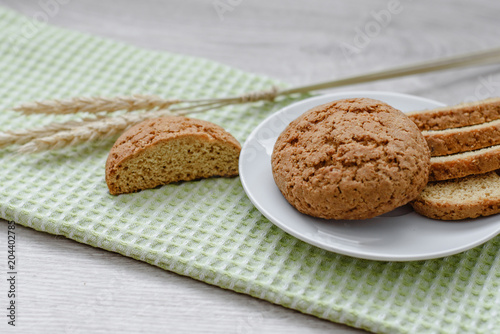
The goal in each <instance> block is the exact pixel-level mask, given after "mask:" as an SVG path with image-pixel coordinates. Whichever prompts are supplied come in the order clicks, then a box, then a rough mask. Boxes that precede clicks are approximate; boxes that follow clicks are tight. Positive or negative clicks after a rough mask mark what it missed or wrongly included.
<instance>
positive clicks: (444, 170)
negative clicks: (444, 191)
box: [429, 145, 500, 181]
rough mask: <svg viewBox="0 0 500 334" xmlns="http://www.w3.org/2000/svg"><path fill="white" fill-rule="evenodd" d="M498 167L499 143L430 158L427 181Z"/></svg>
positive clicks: (481, 172)
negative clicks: (429, 170)
mask: <svg viewBox="0 0 500 334" xmlns="http://www.w3.org/2000/svg"><path fill="white" fill-rule="evenodd" d="M495 169H500V145H495V146H490V147H487V148H483V149H480V150H475V151H470V152H464V153H458V154H451V155H445V156H442V157H433V158H431V172H430V174H429V181H441V180H449V179H456V178H459V177H464V176H467V175H472V174H483V173H487V172H491V171H493V170H495Z"/></svg>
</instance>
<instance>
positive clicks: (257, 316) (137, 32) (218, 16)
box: [0, 0, 500, 334]
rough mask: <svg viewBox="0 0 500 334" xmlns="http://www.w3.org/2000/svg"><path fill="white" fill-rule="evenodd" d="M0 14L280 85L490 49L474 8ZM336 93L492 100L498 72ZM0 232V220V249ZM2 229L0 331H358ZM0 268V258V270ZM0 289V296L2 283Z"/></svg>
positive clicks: (187, 8)
mask: <svg viewBox="0 0 500 334" xmlns="http://www.w3.org/2000/svg"><path fill="white" fill-rule="evenodd" d="M54 3H57V4H59V5H56V6H54ZM221 4H222V5H221ZM0 5H4V6H8V7H11V8H13V9H15V10H17V11H19V12H21V13H23V14H25V15H27V16H28V17H33V16H36V15H37V13H39V12H40V11H45V12H46V13H48V14H50V15H49V23H51V24H54V25H58V26H61V27H67V28H70V29H75V30H79V31H83V32H88V33H92V34H95V35H100V36H105V37H109V38H113V39H117V40H121V41H125V42H128V43H130V44H134V45H137V46H140V47H144V48H148V49H155V50H165V51H169V52H176V53H181V54H189V55H195V56H200V57H206V58H209V59H213V60H216V61H219V62H222V63H225V64H229V65H231V66H234V67H237V68H241V69H243V70H247V71H252V72H256V73H261V74H265V75H269V76H272V77H276V78H279V79H282V80H283V81H287V82H289V83H291V84H303V83H311V82H316V81H321V80H327V79H331V78H335V77H341V76H345V75H351V74H357V73H362V72H364V71H367V70H372V69H375V68H384V67H389V66H393V65H396V64H404V63H409V62H412V61H418V60H424V59H431V58H433V57H439V56H445V55H452V54H455V53H459V52H468V51H474V50H478V49H484V48H488V47H491V46H499V45H500V29H499V28H500V24H499V21H498V14H500V2H497V1H488V0H481V1H474V2H472V1H466V0H460V1H442V2H436V1H430V0H426V1H418V2H417V1H409V0H401V1H397V0H392V1H369V0H363V1H349V2H348V1H340V0H338V1H330V0H313V1H300V0H293V1H291V0H279V1H277V0H276V1H248V0H246V1H243V0H241V1H237V0H232V1H229V0H220V1H219V0H214V1H201V0H196V1H194V0H191V1H182V0H169V1H162V0H143V1H134V0H118V1H98V0H79V1H75V0H73V1H71V0H64V1H63V0H45V1H43V0H42V1H38V0H23V1H18V0H0ZM347 89H357V90H358V89H372V90H389V91H397V92H403V93H409V94H416V95H420V96H424V97H429V98H433V99H436V100H440V101H443V102H445V103H458V102H461V101H464V100H476V99H482V98H487V97H491V96H500V67H499V66H485V67H480V68H471V69H463V70H453V71H447V72H442V73H439V74H426V75H421V76H415V77H408V78H402V79H395V80H388V81H383V82H376V83H370V84H363V85H357V86H353V87H349V88H339V89H337V91H339V90H347ZM6 228H7V225H6V224H5V223H3V222H2V223H0V238H1V243H0V245H4V242H5V240H6V238H5V236H6ZM16 231H17V235H18V242H17V249H18V254H17V255H18V260H19V267H18V269H19V275H18V276H19V281H18V291H19V295H18V303H19V305H18V306H19V309H18V323H19V327H18V328H16V329H15V330H11V329H9V328H7V326H6V324H5V320H2V322H1V323H0V332H1V333H4V332H9V333H10V332H12V333H14V332H17V333H90V332H96V333H105V332H123V333H138V332H148V333H160V332H172V333H266V332H273V333H288V334H291V333H337V334H341V333H343V334H345V333H361V332H362V331H360V330H357V329H351V328H349V327H346V326H343V325H338V324H334V323H330V322H327V321H323V320H320V319H317V318H314V317H312V316H308V315H303V314H300V313H298V312H295V311H292V310H288V309H285V308H283V307H280V306H275V305H272V304H270V303H267V302H265V301H260V300H257V299H254V298H251V297H248V296H245V295H240V294H236V293H233V292H231V291H225V290H222V289H219V288H216V287H212V286H209V285H207V284H204V283H201V282H198V281H195V280H192V279H190V278H186V277H181V276H178V275H176V274H172V273H169V272H166V271H164V270H161V269H159V268H155V267H153V266H150V265H148V264H145V263H142V262H139V261H135V260H132V259H129V258H126V257H123V256H120V255H117V254H113V253H109V252H106V251H103V250H100V249H95V248H92V247H90V246H86V245H82V244H78V243H76V242H74V241H71V240H67V239H65V238H62V237H55V236H52V235H48V234H45V233H40V232H36V231H34V230H31V229H28V228H24V227H21V226H17V229H16ZM2 249H3V247H2ZM5 262H6V254H2V253H0V263H1V265H0V270H2V273H4V272H5V271H6V270H5V269H6V268H5V266H6V263H5ZM2 277H3V276H2ZM0 288H1V289H2V290H1V291H0V294H1V295H2V296H3V295H4V292H5V291H4V290H5V289H6V286H5V284H4V283H2V284H1V285H0ZM4 300H5V297H2V298H1V299H0V301H4ZM2 305H3V304H2ZM2 309H3V306H2ZM2 318H4V316H3V314H2Z"/></svg>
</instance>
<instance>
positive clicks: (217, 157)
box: [106, 116, 241, 195]
mask: <svg viewBox="0 0 500 334" xmlns="http://www.w3.org/2000/svg"><path fill="white" fill-rule="evenodd" d="M240 150H241V146H240V144H239V143H238V141H237V140H236V139H235V138H234V137H233V136H232V135H231V134H229V133H228V132H226V131H225V130H224V129H223V128H221V127H220V126H218V125H216V124H213V123H210V122H207V121H202V120H198V119H193V118H187V117H180V116H171V117H161V118H156V119H151V120H146V121H144V122H141V123H139V124H136V125H134V126H133V127H131V128H130V129H128V130H127V131H125V132H124V133H123V134H122V135H121V136H120V137H119V138H118V140H117V141H116V142H115V144H114V145H113V147H112V149H111V151H110V153H109V156H108V159H107V161H106V183H107V185H108V188H109V191H110V193H111V194H114V195H115V194H121V193H129V192H135V191H139V190H142V189H148V188H154V187H156V186H158V185H163V184H167V183H171V182H178V181H189V180H194V179H199V178H206V177H211V176H236V175H238V156H239V152H240ZM210 155H214V156H213V157H212V156H210ZM204 158H208V159H209V160H208V161H204ZM202 164H205V165H204V166H202ZM160 168H162V169H160ZM210 168H216V169H214V170H211V169H210ZM132 174H135V175H132ZM134 177H135V178H136V180H134Z"/></svg>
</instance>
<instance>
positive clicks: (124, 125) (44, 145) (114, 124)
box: [18, 109, 172, 153]
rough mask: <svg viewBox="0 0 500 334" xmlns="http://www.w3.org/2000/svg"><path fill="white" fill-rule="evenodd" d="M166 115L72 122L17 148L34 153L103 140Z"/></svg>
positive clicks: (163, 112)
mask: <svg viewBox="0 0 500 334" xmlns="http://www.w3.org/2000/svg"><path fill="white" fill-rule="evenodd" d="M166 115H172V112H171V111H169V110H166V109H162V110H155V111H149V112H143V113H133V114H125V115H119V116H113V117H101V118H97V119H85V120H81V121H74V123H73V125H74V126H72V127H61V128H60V129H59V130H56V131H54V132H52V133H51V132H50V131H49V132H47V133H46V134H47V135H42V136H34V137H33V138H31V139H30V140H24V139H23V141H22V142H23V144H24V145H22V146H20V147H19V148H18V152H19V153H35V152H40V151H45V150H51V149H59V148H63V147H67V146H73V145H77V144H81V143H84V142H89V141H93V140H99V139H104V138H108V137H112V136H115V135H118V134H120V133H122V132H123V131H124V130H126V129H128V128H129V127H131V126H132V125H134V124H136V123H139V122H141V121H143V120H146V119H150V118H155V117H160V116H166Z"/></svg>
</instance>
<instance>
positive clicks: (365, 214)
mask: <svg viewBox="0 0 500 334" xmlns="http://www.w3.org/2000/svg"><path fill="white" fill-rule="evenodd" d="M271 159H272V169H273V176H274V179H275V182H276V184H277V185H278V188H279V189H280V191H281V192H282V194H283V195H284V197H285V198H286V199H287V200H288V202H289V203H290V204H292V205H293V206H294V207H295V208H297V210H299V211H300V212H302V213H306V214H308V215H312V216H315V217H321V218H326V219H366V218H371V217H374V216H377V215H380V214H383V213H385V212H388V211H390V210H392V209H394V208H396V207H398V206H401V205H404V204H406V203H407V202H409V201H410V200H412V199H414V198H415V197H416V196H417V195H418V194H419V193H420V191H421V190H422V189H423V188H424V187H425V184H426V183H427V177H428V172H429V159H430V153H429V150H428V147H427V145H426V143H425V140H424V138H423V136H422V134H421V133H420V131H419V130H418V128H417V127H416V125H415V124H414V123H413V122H411V121H410V120H409V119H408V118H407V117H406V116H405V115H404V114H403V113H402V112H400V111H399V110H397V109H394V108H392V107H391V106H389V105H387V104H385V103H383V102H381V101H377V100H372V99H364V98H357V99H345V100H338V101H334V102H331V103H327V104H324V105H321V106H318V107H316V108H313V109H311V110H310V111H308V112H306V113H305V114H303V115H302V116H300V117H299V118H297V119H296V120H294V121H293V122H291V123H290V125H289V126H288V127H287V128H286V129H285V131H283V132H282V133H281V135H280V136H279V138H278V140H277V141H276V144H275V146H274V151H273V154H272V157H271Z"/></svg>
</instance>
